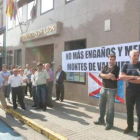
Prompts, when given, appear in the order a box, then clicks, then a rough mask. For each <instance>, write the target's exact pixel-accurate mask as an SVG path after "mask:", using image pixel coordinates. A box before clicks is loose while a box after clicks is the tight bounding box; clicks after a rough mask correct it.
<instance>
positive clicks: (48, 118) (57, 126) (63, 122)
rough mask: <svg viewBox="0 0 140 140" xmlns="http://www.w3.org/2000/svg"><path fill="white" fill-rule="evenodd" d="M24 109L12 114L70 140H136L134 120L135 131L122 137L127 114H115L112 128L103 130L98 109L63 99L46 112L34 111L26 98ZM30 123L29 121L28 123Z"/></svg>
mask: <svg viewBox="0 0 140 140" xmlns="http://www.w3.org/2000/svg"><path fill="white" fill-rule="evenodd" d="M25 103H26V105H27V106H26V108H27V110H25V111H23V110H21V109H20V107H19V108H18V109H16V110H15V111H16V112H18V113H20V114H21V115H23V116H25V117H27V118H29V119H30V120H32V121H34V122H35V123H37V124H39V125H40V126H44V127H46V128H48V129H47V130H48V131H49V130H52V131H54V132H56V133H58V134H60V135H62V136H64V137H65V138H67V139H69V140H135V139H136V138H137V133H136V130H137V129H136V128H137V122H136V119H135V123H134V132H131V133H129V134H127V135H126V134H123V133H122V132H123V129H124V128H126V126H127V124H126V114H121V113H115V120H114V127H113V129H111V130H105V127H104V126H96V125H94V123H93V121H95V120H97V118H98V116H99V110H98V108H97V107H94V106H90V105H86V104H82V103H78V102H73V101H69V100H64V102H60V101H53V105H54V107H53V108H47V111H46V112H43V111H41V110H35V109H34V108H33V107H32V104H33V102H32V99H30V98H28V97H26V99H25ZM29 123H30V122H29Z"/></svg>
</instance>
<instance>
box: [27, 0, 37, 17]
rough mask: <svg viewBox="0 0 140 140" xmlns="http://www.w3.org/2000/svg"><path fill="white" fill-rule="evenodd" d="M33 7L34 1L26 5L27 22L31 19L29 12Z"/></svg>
mask: <svg viewBox="0 0 140 140" xmlns="http://www.w3.org/2000/svg"><path fill="white" fill-rule="evenodd" d="M35 5H36V0H35V1H32V2H30V3H28V15H27V19H28V20H30V19H31V18H32V17H31V11H32V9H33V6H35Z"/></svg>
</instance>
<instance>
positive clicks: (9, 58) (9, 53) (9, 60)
mask: <svg viewBox="0 0 140 140" xmlns="http://www.w3.org/2000/svg"><path fill="white" fill-rule="evenodd" d="M13 56H14V54H13V51H7V65H8V66H10V65H11V64H13Z"/></svg>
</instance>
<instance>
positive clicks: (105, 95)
mask: <svg viewBox="0 0 140 140" xmlns="http://www.w3.org/2000/svg"><path fill="white" fill-rule="evenodd" d="M116 93H117V89H105V88H103V87H102V88H101V90H100V103H99V109H100V117H99V121H100V122H104V116H105V112H106V104H108V107H107V116H106V124H107V125H110V126H113V122H114V101H115V95H116Z"/></svg>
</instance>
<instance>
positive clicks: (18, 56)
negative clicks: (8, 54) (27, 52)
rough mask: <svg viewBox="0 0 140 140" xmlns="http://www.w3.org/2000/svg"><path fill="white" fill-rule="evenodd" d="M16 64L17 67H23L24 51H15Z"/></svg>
mask: <svg viewBox="0 0 140 140" xmlns="http://www.w3.org/2000/svg"><path fill="white" fill-rule="evenodd" d="M14 62H15V65H16V66H21V65H22V50H15V52H14Z"/></svg>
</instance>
